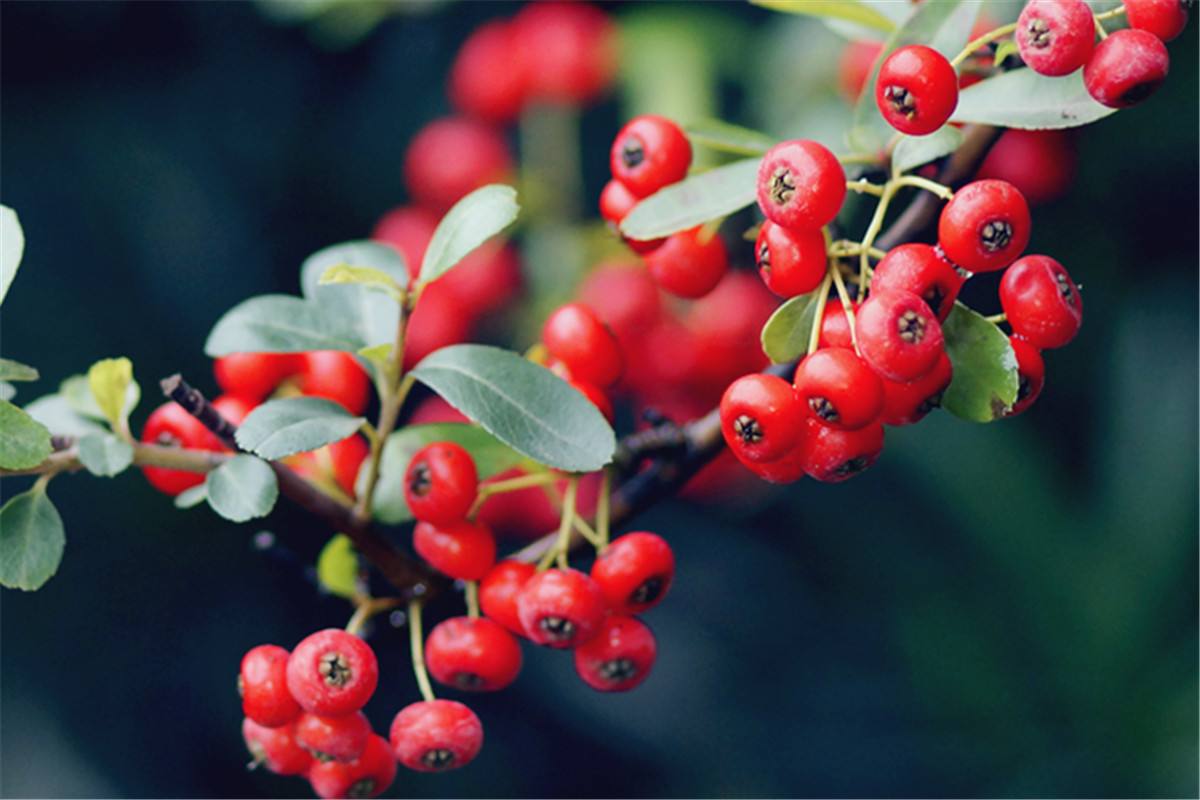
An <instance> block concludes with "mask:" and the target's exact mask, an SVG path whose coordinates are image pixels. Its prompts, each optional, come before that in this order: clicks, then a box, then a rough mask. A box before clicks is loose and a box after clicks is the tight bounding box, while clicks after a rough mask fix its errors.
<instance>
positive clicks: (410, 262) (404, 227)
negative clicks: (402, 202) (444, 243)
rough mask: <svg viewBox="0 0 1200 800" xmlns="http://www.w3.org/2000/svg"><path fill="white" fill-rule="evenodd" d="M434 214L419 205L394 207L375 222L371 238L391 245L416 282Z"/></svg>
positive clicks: (431, 231) (433, 224) (430, 236)
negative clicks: (402, 257)
mask: <svg viewBox="0 0 1200 800" xmlns="http://www.w3.org/2000/svg"><path fill="white" fill-rule="evenodd" d="M437 224H438V216H437V214H435V213H433V212H432V211H430V210H429V209H427V208H421V207H420V206H397V207H396V208H393V209H392V210H391V211H389V212H387V213H386V214H384V215H383V216H382V217H380V218H379V221H378V222H376V223H375V230H374V231H372V232H371V239H373V240H374V241H376V242H380V243H382V244H387V245H391V246H392V247H393V248H395V249H396V250H398V251H399V252H400V254H401V255H402V256H404V263H405V266H406V267H407V269H408V278H409V280H411V281H416V280H417V278H418V277H420V274H421V261H422V260H423V259H424V258H425V248H426V247H428V246H429V240H430V239H432V238H433V232H434V231H435V230H437Z"/></svg>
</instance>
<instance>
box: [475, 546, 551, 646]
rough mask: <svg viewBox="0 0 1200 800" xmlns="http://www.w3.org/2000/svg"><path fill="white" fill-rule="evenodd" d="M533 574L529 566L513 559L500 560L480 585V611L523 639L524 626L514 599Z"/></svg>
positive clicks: (533, 570)
mask: <svg viewBox="0 0 1200 800" xmlns="http://www.w3.org/2000/svg"><path fill="white" fill-rule="evenodd" d="M536 571H537V570H536V569H535V568H534V566H533V565H532V564H526V563H524V562H522V561H512V560H505V561H501V562H500V563H499V564H497V565H496V566H494V567H492V568H491V569H490V570H488V574H487V575H484V576H483V580H482V581H480V583H479V608H480V610H482V611H483V613H484V614H485V615H486V616H487V617H488V618H489V619H494V620H495V621H496V622H499V623H500V624H501V625H503V626H504V627H505V628H507V629H508V630H509V631H511V632H513V633H515V634H517V635H518V636H524V635H525V626H524V625H522V624H521V616H520V614H518V613H517V598H518V596H519V595H520V594H521V588H522V587H523V586H524V585H525V581H527V580H529V579H530V578H532V577H533V574H534V572H536Z"/></svg>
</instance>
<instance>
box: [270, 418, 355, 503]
mask: <svg viewBox="0 0 1200 800" xmlns="http://www.w3.org/2000/svg"><path fill="white" fill-rule="evenodd" d="M368 455H370V447H369V446H368V445H367V443H366V441H365V440H364V439H363V438H362V437H361V436H359V435H358V434H357V433H356V434H354V435H353V436H347V437H346V438H345V439H342V440H341V441H340V442H334V443H333V444H330V445H326V446H325V447H322V448H319V449H317V450H313V451H312V452H308V453H297V454H296V455H294V456H288V457H287V458H286V459H284V461H285V462H286V463H287V465H288V466H289V467H291V468H292V469H293V470H295V471H296V472H298V473H300V474H301V475H303V476H304V477H305V478H307V479H308V480H310V481H312V482H313V483H316V484H317V485H319V486H322V487H330V488H332V486H336V487H337V488H338V489H340V490H341V491H343V492H345V493H346V494H347V495H348V496H349V497H354V493H355V487H354V484H355V483H356V482H357V480H358V471H359V469H360V468H361V467H362V463H363V462H364V461H366V460H367V456H368Z"/></svg>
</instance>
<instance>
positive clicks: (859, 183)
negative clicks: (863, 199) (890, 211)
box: [846, 178, 883, 197]
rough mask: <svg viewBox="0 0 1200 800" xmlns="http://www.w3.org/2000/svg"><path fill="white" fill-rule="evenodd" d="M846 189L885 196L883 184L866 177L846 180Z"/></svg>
mask: <svg viewBox="0 0 1200 800" xmlns="http://www.w3.org/2000/svg"><path fill="white" fill-rule="evenodd" d="M846 189H847V190H849V191H851V192H858V193H859V194H873V195H875V196H876V197H882V196H883V186H882V185H880V184H878V183H871V182H870V181H868V180H867V179H866V178H859V179H858V180H856V181H846Z"/></svg>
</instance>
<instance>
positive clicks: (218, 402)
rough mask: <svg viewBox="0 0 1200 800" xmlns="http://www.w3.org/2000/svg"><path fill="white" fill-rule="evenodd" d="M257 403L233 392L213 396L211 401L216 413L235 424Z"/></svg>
mask: <svg viewBox="0 0 1200 800" xmlns="http://www.w3.org/2000/svg"><path fill="white" fill-rule="evenodd" d="M257 405H258V403H256V402H254V401H252V400H250V399H249V398H246V397H241V396H239V395H234V394H223V395H219V396H218V397H215V398H213V401H212V406H213V408H215V409H216V410H217V413H218V414H220V415H221V416H222V417H224V418H225V419H226V420H228V421H229V422H231V423H233V424H234V425H235V426H236V425H241V424H242V423H243V422H244V421H245V419H246V417H248V416H250V412H251V411H253V410H254V409H255V407H256V406H257ZM222 449H227V448H222Z"/></svg>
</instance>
